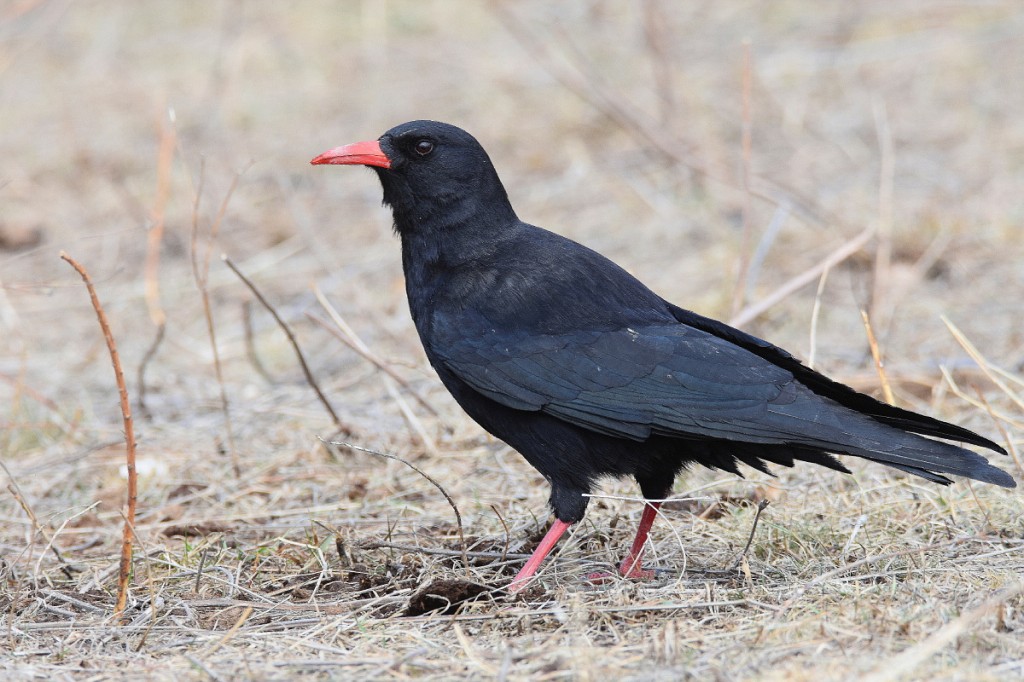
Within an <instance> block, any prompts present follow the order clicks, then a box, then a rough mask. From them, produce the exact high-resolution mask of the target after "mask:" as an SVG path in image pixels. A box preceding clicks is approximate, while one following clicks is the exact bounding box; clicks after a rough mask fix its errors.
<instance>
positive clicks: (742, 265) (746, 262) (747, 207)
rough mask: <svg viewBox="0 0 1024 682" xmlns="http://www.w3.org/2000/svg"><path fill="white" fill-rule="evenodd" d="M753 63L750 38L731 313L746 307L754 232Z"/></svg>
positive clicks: (744, 84) (745, 64) (746, 52)
mask: <svg viewBox="0 0 1024 682" xmlns="http://www.w3.org/2000/svg"><path fill="white" fill-rule="evenodd" d="M751 71H752V69H751V64H750V41H749V40H744V41H743V70H742V73H743V75H742V78H741V80H742V99H743V113H742V123H741V126H740V130H741V143H740V144H741V148H742V158H743V172H742V178H741V179H742V183H743V236H742V237H741V239H740V253H739V266H738V267H737V270H736V287H735V289H734V290H733V296H732V314H733V315H735V314H736V313H738V312H739V310H740V308H741V307H742V306H743V296H744V294H746V291H747V273H748V271H749V268H750V242H751V239H752V235H753V232H754V226H753V215H752V213H753V211H754V209H753V205H752V196H751V193H750V156H751V150H750V148H751V133H752V128H753V126H752V125H751V113H750V108H751V104H750V89H751V83H752V81H753V77H752V75H751Z"/></svg>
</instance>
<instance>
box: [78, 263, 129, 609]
mask: <svg viewBox="0 0 1024 682" xmlns="http://www.w3.org/2000/svg"><path fill="white" fill-rule="evenodd" d="M60 257H61V258H62V259H63V260H65V261H66V262H67V263H68V265H70V266H71V267H73V268H74V269H75V270H76V271H77V272H78V274H79V275H81V277H82V281H84V282H85V287H86V289H88V290H89V298H90V299H91V300H92V307H93V310H95V311H96V318H97V319H98V320H99V323H100V329H102V330H103V338H104V339H106V342H107V350H109V351H110V361H111V362H112V363H113V365H114V378H115V379H116V380H117V391H118V393H119V394H120V397H121V419H122V421H123V422H124V440H125V461H126V462H127V469H128V505H127V506H128V509H127V511H126V513H125V517H124V518H125V523H124V531H123V534H122V538H121V563H120V566H119V568H118V578H117V603H116V604H115V605H114V620H115V622H119V621H120V620H121V614H122V613H123V612H124V608H125V604H126V603H127V601H128V578H129V577H130V576H131V568H132V526H133V525H134V524H135V503H136V500H137V499H138V495H139V490H138V475H137V474H136V471H135V428H134V426H133V424H132V408H131V405H130V404H129V402H128V386H127V385H126V384H125V381H124V371H123V370H122V369H121V360H120V359H119V358H118V355H117V344H115V343H114V335H113V333H112V332H111V331H110V324H109V323H108V322H107V315H106V313H104V312H103V306H102V305H100V299H99V296H97V295H96V288H95V287H94V286H93V285H92V279H91V278H90V277H89V273H88V272H86V271H85V268H83V267H82V266H81V265H80V264H79V263H78V261H76V260H75V259H74V258H72V257H71V256H69V255H67V254H66V253H64V252H63V251H61V253H60Z"/></svg>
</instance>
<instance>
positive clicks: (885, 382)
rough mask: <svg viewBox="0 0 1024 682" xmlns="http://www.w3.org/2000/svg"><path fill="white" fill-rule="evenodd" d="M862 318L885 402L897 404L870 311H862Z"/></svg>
mask: <svg viewBox="0 0 1024 682" xmlns="http://www.w3.org/2000/svg"><path fill="white" fill-rule="evenodd" d="M860 317H861V319H862V320H864V331H865V332H866V333H867V335H868V345H869V346H870V347H871V357H872V358H874V360H875V369H876V370H878V380H879V381H880V382H882V396H883V397H884V398H885V402H887V403H889V404H890V405H895V404H896V398H895V397H894V396H893V394H892V386H890V385H889V377H888V376H886V374H885V363H884V362H882V352H881V351H880V350H879V349H878V339H876V338H875V332H874V330H873V329H872V328H871V320H870V319H868V311H866V310H861V311H860Z"/></svg>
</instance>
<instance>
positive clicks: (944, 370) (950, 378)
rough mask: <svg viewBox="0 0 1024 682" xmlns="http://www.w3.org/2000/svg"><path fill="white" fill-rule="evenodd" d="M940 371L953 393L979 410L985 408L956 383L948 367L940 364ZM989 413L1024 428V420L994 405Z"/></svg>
mask: <svg viewBox="0 0 1024 682" xmlns="http://www.w3.org/2000/svg"><path fill="white" fill-rule="evenodd" d="M939 371H940V372H942V378H943V379H945V380H946V383H947V384H948V385H949V390H951V391H953V395H955V396H956V397H957V398H960V400H963V401H964V402H966V403H969V404H971V405H974V406H975V407H977V408H978V409H979V410H984V409H985V406H984V405H983V404H982V403H980V402H978V401H977V400H975V399H974V398H972V397H971V396H969V395H967V393H965V392H964V391H963V389H961V388H960V385H959V384H957V383H956V379H954V378H953V375H952V374H951V373H950V371H949V369H948V368H947V367H945V366H943V365H939ZM989 413H990V414H992V415H993V416H995V417H998V418H999V419H1001V420H1002V421H1004V422H1006V423H1007V424H1012V425H1013V426H1014V427H1015V428H1018V429H1024V421H1019V420H1017V419H1014V418H1013V417H1011V416H1010V415H1008V414H1006V413H1005V412H1003V411H1001V410H997V409H996V408H994V407H990V410H989Z"/></svg>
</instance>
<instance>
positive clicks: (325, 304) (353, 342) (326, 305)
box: [307, 284, 440, 417]
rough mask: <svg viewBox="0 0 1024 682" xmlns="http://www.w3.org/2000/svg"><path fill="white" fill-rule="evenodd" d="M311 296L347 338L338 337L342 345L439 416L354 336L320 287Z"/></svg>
mask: <svg viewBox="0 0 1024 682" xmlns="http://www.w3.org/2000/svg"><path fill="white" fill-rule="evenodd" d="M313 295H314V296H316V300H317V302H318V303H319V304H320V306H321V307H322V308H323V309H324V310H326V311H327V314H328V315H329V316H330V318H331V321H332V322H334V324H336V325H337V326H338V329H340V330H341V331H342V332H343V333H344V334H345V337H347V338H343V337H340V336H338V339H339V340H340V341H341V342H342V343H344V344H345V345H347V346H348V347H349V348H351V349H352V350H354V351H355V352H357V353H359V354H360V355H362V356H363V357H364V358H365V359H367V360H369V361H370V362H371V363H372V364H373V365H374V366H375V367H376V368H377V369H379V370H380V371H382V372H384V373H385V374H387V375H388V376H389V377H391V378H392V379H394V380H395V381H397V382H398V384H399V385H400V386H401V387H402V388H404V389H405V390H407V391H408V392H409V393H410V394H411V395H412V397H414V398H416V402H418V403H419V404H420V405H422V406H423V409H425V410H426V411H427V412H429V413H430V414H432V415H433V416H435V417H437V416H440V415H438V413H437V410H435V409H434V407H433V405H431V404H430V403H429V402H427V400H426V399H425V398H423V397H421V396H420V395H419V394H418V393H417V392H416V390H415V389H413V387H412V386H410V385H409V382H408V381H406V380H405V379H403V378H402V377H401V375H400V374H398V373H397V372H395V371H394V370H393V369H391V368H390V367H389V366H388V364H387V363H386V362H384V360H383V359H382V358H381V357H379V356H378V355H377V354H376V353H374V352H373V351H372V350H370V347H369V346H367V345H366V344H365V343H363V340H362V339H361V338H359V335H358V334H356V332H355V330H354V329H352V327H350V326H349V324H348V322H346V321H345V318H343V317H342V316H341V313H339V312H338V309H337V308H335V307H334V306H333V305H331V302H330V301H328V300H327V297H326V296H324V292H323V291H321V290H320V287H319V286H317V285H316V284H314V285H313ZM307 316H308V317H309V318H310V319H311V320H313V321H314V322H317V321H319V323H320V324H321V325H323V326H324V328H325V329H330V326H328V325H326V324H324V322H323V320H320V318H318V317H316V316H315V315H312V314H310V313H307ZM336 336H337V335H336Z"/></svg>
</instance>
